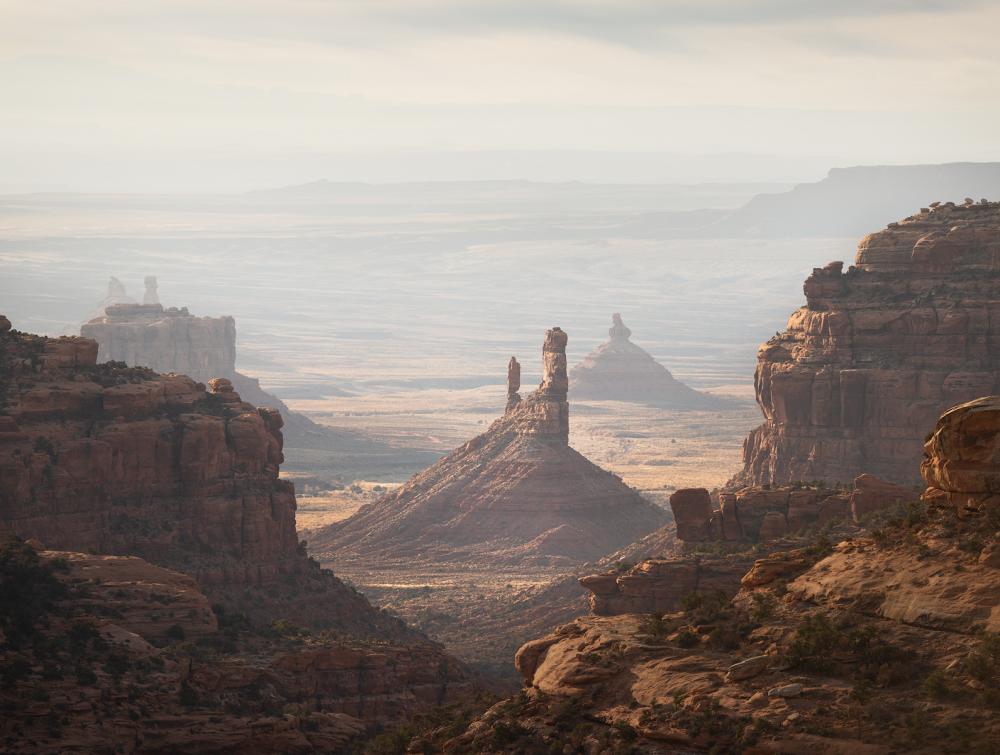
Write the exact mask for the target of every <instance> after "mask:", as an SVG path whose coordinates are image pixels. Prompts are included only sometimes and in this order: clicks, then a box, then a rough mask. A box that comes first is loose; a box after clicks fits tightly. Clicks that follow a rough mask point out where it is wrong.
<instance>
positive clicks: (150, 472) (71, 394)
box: [0, 330, 419, 637]
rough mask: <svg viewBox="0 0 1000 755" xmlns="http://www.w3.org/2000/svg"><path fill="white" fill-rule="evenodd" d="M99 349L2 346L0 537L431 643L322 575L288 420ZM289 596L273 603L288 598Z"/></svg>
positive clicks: (74, 341)
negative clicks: (300, 520) (104, 358)
mask: <svg viewBox="0 0 1000 755" xmlns="http://www.w3.org/2000/svg"><path fill="white" fill-rule="evenodd" d="M97 350H98V348H97V344H96V342H94V341H92V340H90V339H87V338H79V337H77V338H58V339H49V338H41V337H38V336H33V335H30V334H26V333H20V332H18V331H13V330H8V331H5V332H0V531H10V532H13V533H15V534H17V535H19V536H20V537H23V538H25V539H30V538H35V539H37V540H38V541H40V542H42V543H44V544H45V545H46V547H48V548H52V549H56V550H68V551H77V552H95V553H102V554H109V555H122V556H139V557H141V558H144V559H146V560H147V561H150V562H152V563H154V564H157V565H158V566H164V567H168V568H172V569H177V570H179V571H183V572H185V573H187V574H190V575H192V576H194V577H195V578H196V579H197V581H198V583H199V585H200V586H201V587H202V589H203V590H205V591H207V592H208V593H209V594H210V595H211V597H212V599H213V600H215V601H219V602H223V603H230V602H232V601H237V602H239V603H240V606H239V607H240V608H241V610H245V611H246V612H247V613H248V614H250V615H251V616H259V617H267V616H270V617H271V618H268V619H267V620H268V621H270V620H272V619H273V618H274V617H275V615H276V613H275V612H280V614H277V615H280V616H281V617H282V618H286V619H289V620H293V621H296V622H298V623H301V624H304V625H309V626H325V627H331V628H336V629H338V630H339V631H343V632H347V633H353V634H355V635H361V636H381V637H394V636H399V637H419V635H416V634H415V633H413V632H412V631H411V630H409V629H407V628H406V627H405V625H403V624H402V622H400V621H399V620H397V619H393V618H391V617H389V616H387V615H385V614H383V613H381V612H379V611H375V610H374V609H372V607H371V606H370V605H369V604H368V603H367V601H366V600H365V599H364V598H363V597H361V596H360V595H359V594H358V593H356V592H355V591H354V590H352V589H350V588H348V587H347V586H345V585H344V584H342V583H341V582H340V581H339V580H337V579H335V578H334V577H333V576H332V575H330V574H329V573H328V572H323V571H321V570H320V569H319V568H318V565H317V564H315V563H313V562H310V561H309V559H308V558H307V556H306V554H305V551H304V549H303V548H302V547H301V546H300V544H299V541H298V539H297V537H296V528H295V506H296V504H295V493H294V488H293V486H292V485H291V484H290V483H288V482H285V481H283V480H280V479H279V478H278V473H279V465H280V464H281V462H282V458H283V457H282V444H283V439H282V433H281V426H282V420H281V417H280V415H279V414H278V413H277V412H276V411H275V410H273V409H257V408H256V407H254V406H252V405H251V404H247V403H245V402H243V401H242V400H241V398H240V396H239V394H238V393H237V392H236V391H234V390H233V388H232V385H231V384H230V383H229V381H228V380H226V379H221V380H219V381H215V382H213V386H214V390H212V391H209V390H206V388H205V386H203V385H202V384H200V383H195V382H194V381H193V380H192V379H191V378H189V377H185V376H180V375H158V374H156V373H155V372H152V371H151V370H148V369H145V368H139V367H135V368H129V367H121V366H117V365H115V364H114V363H110V364H97V363H96V359H97ZM279 584H281V585H285V587H283V588H282V589H280V590H278V589H275V587H276V586H277V585H279Z"/></svg>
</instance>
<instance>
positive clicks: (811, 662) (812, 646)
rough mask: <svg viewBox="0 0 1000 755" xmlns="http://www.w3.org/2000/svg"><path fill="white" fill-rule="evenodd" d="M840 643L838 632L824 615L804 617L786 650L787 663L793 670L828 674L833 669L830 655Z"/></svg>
mask: <svg viewBox="0 0 1000 755" xmlns="http://www.w3.org/2000/svg"><path fill="white" fill-rule="evenodd" d="M840 642H841V634H840V632H839V631H838V630H837V629H836V628H834V626H833V625H832V624H831V623H830V620H829V619H828V618H827V617H826V615H825V614H821V613H818V614H813V615H811V616H806V617H805V618H804V619H802V621H801V622H800V623H799V626H798V628H797V629H796V630H795V638H794V639H793V640H792V644H791V646H790V647H789V649H788V662H789V663H790V664H791V665H792V667H794V668H799V669H803V670H805V671H813V672H816V673H820V674H823V673H828V672H829V671H831V670H832V669H833V659H832V657H831V655H832V653H833V652H834V651H835V650H836V649H837V648H838V647H839V646H840Z"/></svg>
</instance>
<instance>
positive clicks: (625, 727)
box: [614, 721, 639, 742]
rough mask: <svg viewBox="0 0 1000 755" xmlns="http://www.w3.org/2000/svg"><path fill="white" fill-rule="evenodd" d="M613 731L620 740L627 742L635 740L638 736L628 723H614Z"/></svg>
mask: <svg viewBox="0 0 1000 755" xmlns="http://www.w3.org/2000/svg"><path fill="white" fill-rule="evenodd" d="M614 728H615V731H616V732H617V733H618V736H620V737H621V738H622V739H624V740H625V741H627V742H631V741H633V740H635V739H636V738H637V737H638V736H639V734H638V732H637V731H636V730H635V727H634V726H632V724H630V723H629V722H628V721H615V723H614Z"/></svg>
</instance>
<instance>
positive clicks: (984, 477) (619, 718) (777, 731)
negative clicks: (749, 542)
mask: <svg viewBox="0 0 1000 755" xmlns="http://www.w3.org/2000/svg"><path fill="white" fill-rule="evenodd" d="M997 449H1000V398H998V397H988V398H984V399H980V400H978V401H973V402H970V403H968V404H965V405H963V406H960V407H957V408H955V409H953V410H951V411H949V412H947V413H946V414H945V415H944V416H943V417H942V418H941V420H940V422H939V423H938V425H937V427H936V428H935V430H934V432H933V433H932V435H931V436H930V438H929V440H928V441H927V445H926V459H925V462H924V465H923V475H924V477H925V479H926V481H927V483H928V485H929V487H928V489H927V491H926V492H925V494H924V504H923V505H922V506H921V505H914V506H910V507H909V508H908V509H907V510H906V512H905V513H904V514H902V515H900V516H898V517H897V518H895V519H891V520H889V521H888V523H886V524H885V525H884V526H883V527H882V528H881V529H879V530H878V531H876V532H874V533H871V534H870V535H868V534H860V535H859V536H857V537H855V538H854V539H850V540H845V541H843V542H841V543H839V544H838V545H836V546H833V547H830V546H826V547H821V548H816V547H812V548H806V549H801V550H798V551H790V552H785V553H779V554H774V555H771V556H768V557H766V558H763V559H758V560H757V561H756V562H755V564H754V567H753V568H752V569H751V571H750V572H749V573H747V575H746V576H745V577H744V578H743V580H742V581H743V589H742V590H741V591H740V592H739V593H738V594H737V595H736V597H735V598H734V599H733V600H732V601H730V602H722V603H712V602H708V601H704V600H703V601H688V605H687V606H686V607H685V610H683V611H675V612H671V613H666V614H659V613H655V614H653V615H648V614H647V615H645V616H642V615H636V614H623V615H615V616H588V617H581V618H578V619H576V620H575V621H574V622H572V623H570V624H567V625H564V626H562V627H560V628H558V629H556V630H555V631H553V632H551V633H550V634H548V635H547V636H545V637H542V638H538V639H536V640H532V641H531V642H529V643H527V644H526V645H525V646H524V647H523V648H522V649H521V650H520V651H519V652H518V655H517V658H516V665H517V668H518V670H519V671H520V672H521V673H522V675H523V676H524V679H525V681H526V683H527V685H528V686H527V689H526V691H525V693H524V694H522V696H521V697H520V698H518V699H514V700H509V701H507V702H505V703H504V704H501V705H498V706H495V707H494V708H492V709H491V710H490V711H488V712H487V714H485V715H483V716H482V717H480V718H479V719H477V720H476V721H474V722H473V723H472V725H471V726H469V728H468V729H467V730H466V732H465V733H464V734H462V735H460V736H459V737H457V738H456V739H455V740H453V741H452V742H451V743H450V746H449V747H448V748H446V751H450V752H462V751H464V750H463V748H474V747H477V746H480V745H481V744H482V745H485V746H487V747H488V744H487V743H488V742H489V741H491V738H492V737H496V736H499V735H501V734H503V735H505V736H506V737H507V739H506V740H505V741H507V742H508V743H509V744H508V746H509V747H511V748H514V747H516V746H517V744H520V743H527V742H535V743H537V742H542V743H558V744H559V745H560V746H562V745H564V744H566V743H568V744H570V745H571V746H581V747H587V746H594V747H595V748H596V749H595V750H594V751H600V748H601V747H604V748H606V749H608V750H610V751H614V748H615V747H625V746H629V747H633V748H636V749H637V750H638V751H640V752H662V751H667V752H670V751H676V750H683V751H685V752H687V751H706V750H715V751H731V752H749V753H774V752H782V753H785V752H787V753H803V754H805V753H813V752H828V753H890V752H927V753H931V752H945V751H948V750H954V751H959V752H992V751H996V750H998V749H1000V720H998V719H997V717H996V715H995V705H996V701H997V700H998V699H1000V633H998V632H1000V623H998V622H1000V580H998V579H997V568H998V567H997V566H996V565H993V559H994V555H995V553H996V552H997V550H998V546H1000V541H998V530H997V524H996V523H997V522H998V521H1000V495H998V494H997V493H994V492H993V491H994V490H995V487H996V485H997V484H998V482H997V481H998V480H1000V453H998V452H997ZM997 561H998V562H1000V559H997ZM655 568H657V565H656V564H652V565H651V567H650V569H649V570H650V571H652V570H653V569H655ZM601 579H605V580H606V575H602V576H601V577H594V578H589V580H591V581H593V583H592V589H593V587H597V588H600V589H603V588H604V587H606V586H607V585H604V584H601V585H598V584H597V581H599V580H601ZM626 743H627V744H626Z"/></svg>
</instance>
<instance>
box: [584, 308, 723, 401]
mask: <svg viewBox="0 0 1000 755" xmlns="http://www.w3.org/2000/svg"><path fill="white" fill-rule="evenodd" d="M608 336H609V338H608V340H607V341H605V342H604V343H603V344H601V345H600V346H598V347H597V348H596V349H594V351H592V352H591V353H590V354H588V355H587V357H586V358H585V359H584V360H583V361H582V362H580V364H578V365H576V366H575V367H574V368H573V369H572V371H571V372H570V383H571V385H572V389H573V396H574V398H582V399H595V400H600V401H630V402H633V403H641V404H649V405H653V406H659V407H663V408H665V409H713V408H719V407H721V406H723V405H724V402H723V401H721V400H720V399H718V398H716V397H714V396H710V395H708V394H705V393H699V392H698V391H696V390H693V389H691V388H689V387H688V386H686V385H684V383H682V382H680V381H679V380H677V379H676V378H675V377H674V376H673V375H671V374H670V370H668V369H667V368H666V367H664V366H663V365H661V364H660V363H659V362H657V361H656V360H655V359H653V357H652V355H650V354H649V353H648V352H646V351H645V350H644V349H643V348H641V347H640V346H637V345H636V344H634V343H632V341H630V340H629V339H630V338H631V336H632V331H631V330H630V329H629V328H628V327H627V326H626V325H625V323H624V322H623V321H622V317H621V315H620V314H618V313H617V312H616V313H615V314H614V315H612V325H611V328H610V329H609V330H608Z"/></svg>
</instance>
